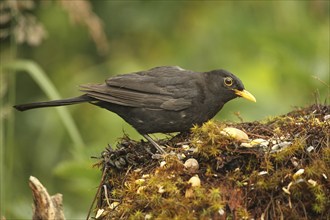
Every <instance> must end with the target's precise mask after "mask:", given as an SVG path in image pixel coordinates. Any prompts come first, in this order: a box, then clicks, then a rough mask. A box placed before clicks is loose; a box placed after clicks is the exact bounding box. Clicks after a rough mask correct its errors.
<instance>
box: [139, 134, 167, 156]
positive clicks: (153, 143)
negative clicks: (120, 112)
mask: <svg viewBox="0 0 330 220" xmlns="http://www.w3.org/2000/svg"><path fill="white" fill-rule="evenodd" d="M143 137H145V139H147V140H148V141H149V142H150V143H151V144H152V145H153V146H154V147H155V148H156V149H157V150H158V152H159V153H161V154H160V155H162V154H166V152H165V150H164V149H163V148H162V147H161V146H160V145H159V144H157V142H156V141H154V140H153V139H152V138H151V137H150V136H149V135H148V134H143Z"/></svg>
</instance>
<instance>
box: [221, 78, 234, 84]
mask: <svg viewBox="0 0 330 220" xmlns="http://www.w3.org/2000/svg"><path fill="white" fill-rule="evenodd" d="M223 82H224V83H225V85H226V86H232V85H233V79H232V78H231V77H229V76H228V77H226V78H224V79H223Z"/></svg>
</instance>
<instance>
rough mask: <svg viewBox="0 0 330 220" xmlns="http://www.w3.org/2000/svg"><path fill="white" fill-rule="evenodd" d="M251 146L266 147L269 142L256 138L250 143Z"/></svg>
mask: <svg viewBox="0 0 330 220" xmlns="http://www.w3.org/2000/svg"><path fill="white" fill-rule="evenodd" d="M250 143H251V144H252V145H253V146H254V145H260V146H262V147H267V146H268V145H269V141H267V140H264V139H262V138H257V139H254V140H252V141H251V142H250Z"/></svg>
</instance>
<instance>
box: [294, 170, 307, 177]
mask: <svg viewBox="0 0 330 220" xmlns="http://www.w3.org/2000/svg"><path fill="white" fill-rule="evenodd" d="M304 172H305V170H304V169H299V170H298V171H297V172H295V174H293V176H292V177H293V179H297V178H298V177H299V176H301V175H302V174H303V173H304Z"/></svg>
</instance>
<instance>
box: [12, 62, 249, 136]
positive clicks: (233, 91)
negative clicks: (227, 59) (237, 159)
mask: <svg viewBox="0 0 330 220" xmlns="http://www.w3.org/2000/svg"><path fill="white" fill-rule="evenodd" d="M81 91H82V92H84V93H85V94H83V95H81V96H78V97H75V98H69V99H63V100H54V101H48V102H37V103H31V104H23V105H16V106H14V107H15V108H16V109H17V110H20V111H24V110H28V109H33V108H42V107H50V106H62V105H71V104H77V103H81V102H89V103H92V104H94V105H97V106H99V107H102V108H105V109H107V110H109V111H112V112H115V113H116V114H118V115H119V116H120V117H122V118H123V119H124V120H125V121H126V122H128V123H129V124H131V125H132V126H133V127H134V128H135V129H136V130H137V131H138V132H139V133H141V134H142V135H147V134H150V133H156V132H162V133H170V132H181V131H187V130H189V129H190V128H191V127H192V126H193V125H195V124H197V125H201V124H202V123H204V122H206V121H207V120H209V119H211V118H212V117H213V116H215V115H216V114H217V112H219V111H220V110H221V108H222V107H223V105H224V104H225V103H226V102H228V101H229V100H231V99H234V98H236V97H244V98H246V99H249V100H251V101H255V98H254V97H253V96H252V95H251V94H250V93H249V92H247V91H246V90H244V86H243V84H242V82H241V81H240V80H239V79H238V78H237V77H236V76H235V75H233V74H232V73H230V72H228V71H226V70H213V71H209V72H193V71H190V70H184V69H181V68H180V67H176V66H163V67H155V68H152V69H150V70H146V71H140V72H134V73H129V74H123V75H118V76H115V77H111V78H109V79H107V80H106V81H105V83H103V84H87V85H81ZM149 138H150V137H149V136H148V140H149Z"/></svg>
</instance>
